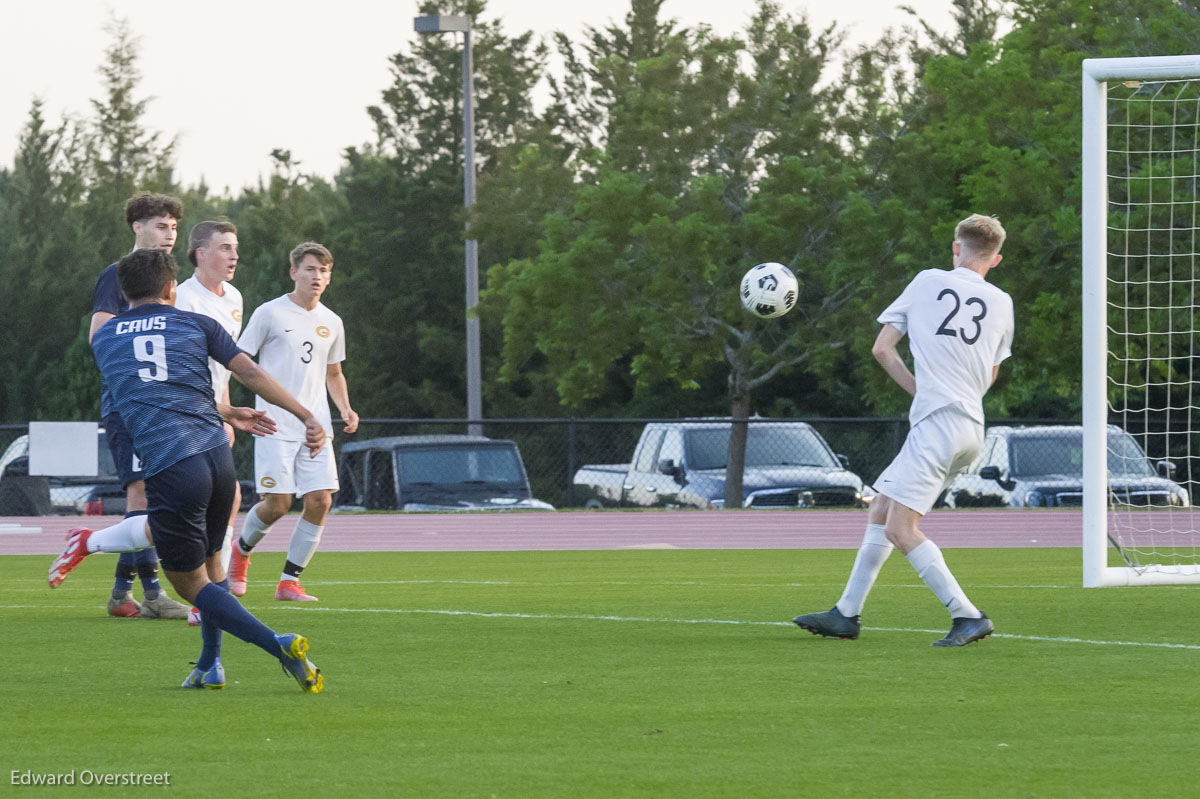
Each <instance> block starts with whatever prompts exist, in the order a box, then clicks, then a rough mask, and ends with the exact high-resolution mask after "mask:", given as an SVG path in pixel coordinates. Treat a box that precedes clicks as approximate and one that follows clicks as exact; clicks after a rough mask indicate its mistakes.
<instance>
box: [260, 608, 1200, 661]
mask: <svg viewBox="0 0 1200 799" xmlns="http://www.w3.org/2000/svg"><path fill="white" fill-rule="evenodd" d="M271 608H273V609H280V610H293V611H300V612H307V613H397V614H422V615H432V616H471V617H477V618H485V619H536V620H547V621H615V622H628V623H635V624H731V625H736V626H752V627H791V626H793V625H792V622H790V621H747V620H744V619H672V618H653V617H640V616H593V615H588V614H578V615H576V614H557V613H491V612H489V613H485V612H482V611H476V610H434V609H417V608H315V607H311V606H301V605H282V606H280V605H273V606H271ZM253 609H254V610H267V609H268V608H266V607H262V608H253ZM863 629H864V630H870V631H872V632H885V633H922V634H926V633H929V634H936V635H944V634H945V630H927V629H923V628H919V627H863ZM992 637H993V638H1011V639H1014V640H1022V641H1044V642H1047V643H1056V644H1092V645H1095V646H1133V647H1151V648H1157V649H1187V650H1195V651H1200V644H1167V643H1157V642H1152V641H1097V640H1092V639H1088V638H1058V637H1054V636H1046V635H1013V634H1007V633H993V634H992Z"/></svg>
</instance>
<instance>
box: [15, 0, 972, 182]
mask: <svg viewBox="0 0 1200 799" xmlns="http://www.w3.org/2000/svg"><path fill="white" fill-rule="evenodd" d="M779 1H780V3H781V5H782V6H783V8H784V9H786V10H787V11H789V12H793V13H800V12H807V13H808V15H809V19H810V20H811V21H812V22H814V23H817V24H822V25H823V24H827V23H828V22H831V21H834V20H835V19H836V21H838V22H839V23H840V24H841V25H842V26H843V27H846V28H848V29H849V31H850V34H851V40H852V41H854V42H866V41H871V40H873V39H875V38H876V37H877V36H878V34H879V33H881V32H882V31H883V30H884V29H885V28H887V27H888V26H900V25H903V24H907V23H910V22H911V18H910V17H909V16H908V15H906V14H905V13H903V12H902V11H900V10H899V6H900V5H909V6H912V7H913V8H914V9H916V11H917V12H918V13H919V14H920V15H921V16H922V17H923V18H924V19H926V20H929V21H930V22H932V23H933V24H934V25H935V26H936V27H937V28H938V29H940V30H948V29H949V28H950V27H951V8H952V6H951V0H837V1H836V2H834V1H833V0H779ZM628 9H629V0H587V1H586V2H570V0H567V1H566V2H564V0H491V2H489V3H488V10H487V12H486V15H485V16H487V17H491V18H499V19H501V20H502V21H503V25H504V29H505V30H506V32H508V33H509V34H516V33H520V32H523V31H526V30H532V31H534V32H535V33H537V34H539V35H546V34H549V33H551V32H553V31H564V32H566V33H567V34H569V35H571V36H578V35H579V34H580V33H581V32H582V31H583V28H584V26H585V25H591V26H595V27H600V26H603V25H605V24H607V23H608V22H610V21H613V20H621V19H623V18H624V16H625V14H626V13H627V11H628ZM753 9H754V3H753V2H752V0H666V2H665V3H664V5H663V14H664V16H666V17H671V18H674V19H677V20H679V21H680V22H681V23H684V24H696V23H701V22H703V23H707V24H709V25H711V26H712V27H713V28H714V29H716V30H717V31H718V32H721V33H731V32H733V31H736V30H738V29H740V28H742V27H744V25H745V23H746V22H747V20H748V19H749V17H750V14H751V12H752V11H753ZM416 14H417V2H416V0H340V2H329V0H290V1H288V0H204V1H203V2H199V3H174V2H163V1H162V0H109V1H108V2H104V1H103V0H33V2H12V3H7V4H6V8H5V11H4V14H3V22H2V23H0V24H2V29H3V32H4V43H3V46H2V47H0V163H3V164H4V165H6V166H11V164H12V161H13V156H14V154H15V152H16V145H17V139H18V136H19V134H20V130H21V127H22V126H23V125H24V123H25V120H26V118H27V116H28V112H29V104H30V102H31V100H32V99H33V98H34V97H40V98H41V99H42V100H44V101H45V104H46V114H47V116H48V119H49V120H50V121H51V122H52V123H56V122H58V121H60V120H61V119H62V118H63V115H64V114H68V113H73V114H76V115H83V114H87V113H88V112H89V111H90V106H89V100H90V99H92V98H99V97H100V96H101V84H100V78H99V74H98V71H97V68H98V67H99V65H100V63H101V62H102V60H103V53H104V50H105V48H106V47H107V46H108V44H109V43H110V41H111V37H110V35H109V34H108V33H107V32H106V27H107V25H108V23H109V20H110V19H111V18H112V17H113V16H114V15H115V16H117V17H123V18H125V19H127V20H128V21H129V23H130V27H131V28H132V30H133V32H134V34H135V35H136V36H138V37H139V39H140V53H141V57H140V62H139V64H140V68H141V72H142V82H141V85H140V92H139V94H138V97H139V98H144V97H151V98H153V99H152V100H151V102H150V105H149V108H148V109H147V114H146V121H147V123H148V124H149V125H150V126H151V127H153V128H154V129H156V130H160V131H162V132H163V133H165V134H166V135H167V136H172V135H177V136H178V149H177V155H176V167H177V169H176V175H177V177H178V178H179V179H181V180H182V182H184V183H185V184H195V183H198V182H199V180H200V179H201V177H204V178H205V179H206V180H207V182H208V184H209V186H210V187H212V188H214V189H217V190H221V189H224V188H226V187H230V188H231V189H233V190H234V191H235V192H236V190H238V189H240V188H241V187H243V186H245V185H252V184H254V183H255V182H256V181H257V179H258V177H259V176H260V175H265V174H267V173H269V171H270V158H269V153H270V152H271V150H273V149H275V148H277V147H278V148H282V149H286V150H291V152H292V156H293V158H294V159H298V160H299V161H300V162H301V167H300V168H301V170H302V171H306V172H315V173H317V174H320V175H324V176H326V177H328V176H331V175H332V174H333V173H334V172H335V171H336V170H337V168H338V166H339V164H340V162H341V151H342V150H343V148H345V147H347V146H350V145H354V144H359V143H362V142H364V141H369V140H370V139H371V137H372V127H371V123H370V120H369V119H368V117H367V115H366V111H365V109H366V107H367V106H368V105H372V104H378V103H379V97H380V92H382V91H383V89H385V88H386V87H387V85H388V83H389V74H388V57H389V56H390V55H392V54H394V53H396V52H399V51H400V50H402V49H407V47H408V42H409V41H410V40H411V39H412V38H413V37H414V36H415V35H416V34H414V33H413V31H412V19H413V17H414V16H415V15H416Z"/></svg>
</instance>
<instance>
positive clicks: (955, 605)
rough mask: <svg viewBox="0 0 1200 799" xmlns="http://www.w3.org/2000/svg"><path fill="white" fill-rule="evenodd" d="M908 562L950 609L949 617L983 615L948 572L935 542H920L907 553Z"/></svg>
mask: <svg viewBox="0 0 1200 799" xmlns="http://www.w3.org/2000/svg"><path fill="white" fill-rule="evenodd" d="M908 562H909V563H911V564H912V567H913V568H914V569H916V570H917V574H918V575H919V576H920V577H921V579H922V580H924V581H925V585H927V586H929V590H931V591H933V593H934V594H936V595H937V598H938V599H940V600H941V601H942V604H943V605H945V606H946V609H947V610H949V611H950V618H960V617H963V616H965V617H967V618H972V619H978V618H979V617H980V616H982V615H983V614H982V613H980V612H979V608H977V607H975V606H974V605H972V604H971V600H969V599H967V595H966V594H964V593H963V590H962V588H960V587H959V585H958V580H955V579H954V575H953V574H951V573H950V568H949V567H948V566H947V565H946V559H945V558H943V557H942V550H940V549H938V545H937V544H935V543H933V542H932V541H926V542H925V543H923V544H921V546H919V547H917V548H916V549H914V550H913V551H912V552H909V553H908Z"/></svg>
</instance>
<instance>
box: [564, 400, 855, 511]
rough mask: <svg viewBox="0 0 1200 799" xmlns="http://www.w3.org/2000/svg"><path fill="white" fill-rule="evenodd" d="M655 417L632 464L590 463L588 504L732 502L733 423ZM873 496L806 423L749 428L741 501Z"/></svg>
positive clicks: (585, 486)
mask: <svg viewBox="0 0 1200 799" xmlns="http://www.w3.org/2000/svg"><path fill="white" fill-rule="evenodd" d="M721 421H723V422H724V423H723V424H722V423H716V424H714V423H713V421H712V420H702V419H689V420H681V421H678V422H652V423H651V424H648V425H646V427H645V428H644V429H643V430H642V436H641V439H640V440H639V441H638V444H637V447H636V448H635V449H634V452H633V460H632V461H631V462H630V463H611V464H595V465H590V466H584V467H583V468H581V469H579V471H577V472H576V473H575V476H574V484H575V485H576V486H577V487H578V489H579V491H580V492H581V493H582V495H583V498H584V506H585V507H588V508H603V507H664V508H679V507H695V508H720V507H724V505H725V461H726V460H727V459H728V456H729V435H730V430H731V427H732V425H731V423H730V422H729V421H728V420H727V419H726V420H721ZM872 495H873V492H872V491H871V489H869V488H867V487H865V486H864V485H863V481H862V479H861V478H859V476H858V475H856V474H855V473H854V472H851V471H850V470H849V461H848V460H847V459H846V457H845V456H844V455H838V454H836V453H834V451H833V450H832V449H830V447H829V445H828V444H827V443H825V439H823V438H822V437H821V435H820V434H819V433H818V432H817V431H816V430H814V429H813V428H812V426H811V425H808V424H806V423H804V422H757V421H755V422H752V423H751V424H750V425H749V426H748V428H747V436H746V461H745V468H744V470H743V472H742V506H743V507H747V508H784V507H786V508H796V507H800V508H812V507H836V506H850V507H855V506H857V507H861V506H863V505H865V504H866V503H867V502H868V501H869V499H870V497H871V496H872Z"/></svg>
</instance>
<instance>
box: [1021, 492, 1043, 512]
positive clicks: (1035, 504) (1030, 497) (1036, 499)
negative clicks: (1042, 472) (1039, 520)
mask: <svg viewBox="0 0 1200 799" xmlns="http://www.w3.org/2000/svg"><path fill="white" fill-rule="evenodd" d="M1045 504H1046V497H1045V495H1043V494H1042V492H1041V491H1029V492H1026V494H1025V507H1027V508H1040V507H1042V506H1043V505H1045Z"/></svg>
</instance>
